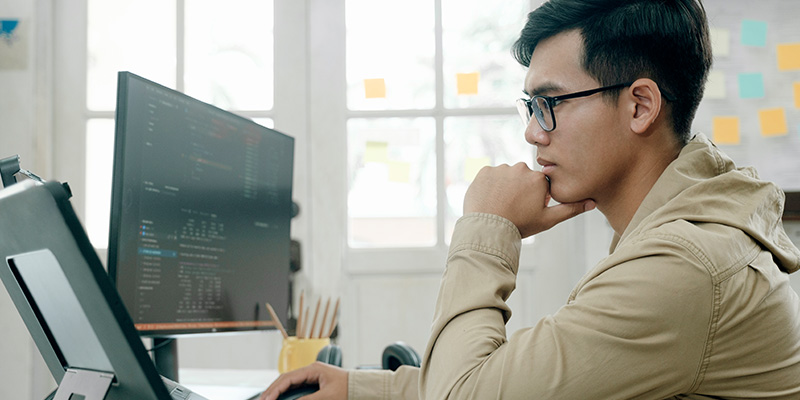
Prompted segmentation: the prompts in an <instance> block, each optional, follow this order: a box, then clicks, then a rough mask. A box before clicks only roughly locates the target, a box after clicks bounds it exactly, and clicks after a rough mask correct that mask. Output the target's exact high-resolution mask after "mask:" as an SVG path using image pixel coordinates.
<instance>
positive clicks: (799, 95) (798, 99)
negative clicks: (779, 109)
mask: <svg viewBox="0 0 800 400" xmlns="http://www.w3.org/2000/svg"><path fill="white" fill-rule="evenodd" d="M794 106H795V108H800V82H795V83H794Z"/></svg>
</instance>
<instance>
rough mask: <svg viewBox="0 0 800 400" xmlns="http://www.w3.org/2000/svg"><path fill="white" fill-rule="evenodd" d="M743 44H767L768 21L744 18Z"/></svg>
mask: <svg viewBox="0 0 800 400" xmlns="http://www.w3.org/2000/svg"><path fill="white" fill-rule="evenodd" d="M742 44H743V45H745V46H758V47H764V46H766V45H767V23H766V22H764V21H755V20H752V19H745V20H742Z"/></svg>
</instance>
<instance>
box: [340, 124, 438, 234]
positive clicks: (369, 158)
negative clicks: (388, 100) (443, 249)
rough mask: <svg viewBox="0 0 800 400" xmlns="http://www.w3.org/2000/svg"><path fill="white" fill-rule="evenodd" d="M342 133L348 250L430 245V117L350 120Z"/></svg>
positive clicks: (432, 212) (433, 219)
mask: <svg viewBox="0 0 800 400" xmlns="http://www.w3.org/2000/svg"><path fill="white" fill-rule="evenodd" d="M347 131H348V134H347V137H348V140H347V153H348V156H347V158H348V177H349V182H348V184H349V194H348V201H347V209H348V238H349V242H350V246H351V247H406V246H433V245H435V244H436V149H435V148H436V124H435V121H434V119H433V118H374V119H351V120H349V121H348V124H347Z"/></svg>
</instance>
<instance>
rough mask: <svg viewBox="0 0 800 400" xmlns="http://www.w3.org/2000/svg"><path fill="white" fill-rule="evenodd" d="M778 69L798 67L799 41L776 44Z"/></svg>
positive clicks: (799, 64)
mask: <svg viewBox="0 0 800 400" xmlns="http://www.w3.org/2000/svg"><path fill="white" fill-rule="evenodd" d="M778 69H779V70H781V71H788V70H793V69H800V43H789V44H779V45H778Z"/></svg>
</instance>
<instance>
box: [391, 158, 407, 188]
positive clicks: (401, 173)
mask: <svg viewBox="0 0 800 400" xmlns="http://www.w3.org/2000/svg"><path fill="white" fill-rule="evenodd" d="M389 181H390V182H397V183H409V182H411V164H410V163H407V162H402V161H389Z"/></svg>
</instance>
